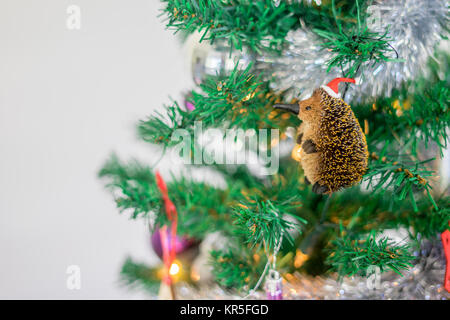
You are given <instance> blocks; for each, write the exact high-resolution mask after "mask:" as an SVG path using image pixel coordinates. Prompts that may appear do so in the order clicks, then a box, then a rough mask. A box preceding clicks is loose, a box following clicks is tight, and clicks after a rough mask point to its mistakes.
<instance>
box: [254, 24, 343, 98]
mask: <svg viewBox="0 0 450 320" xmlns="http://www.w3.org/2000/svg"><path fill="white" fill-rule="evenodd" d="M286 41H287V46H286V49H285V50H284V51H283V53H282V54H281V56H276V55H274V54H263V55H260V56H258V57H257V61H258V63H257V68H258V69H259V70H260V71H263V72H264V75H265V77H266V79H267V80H272V81H271V83H270V84H271V87H272V89H274V90H275V91H277V92H285V93H286V99H287V100H291V99H292V98H300V99H303V98H307V97H309V96H310V95H311V93H312V92H313V90H314V89H316V88H318V87H320V86H321V85H323V84H324V83H326V81H327V80H331V79H333V78H336V77H339V76H340V73H338V72H337V71H335V70H331V72H330V73H327V66H326V63H327V62H328V61H329V60H330V59H331V58H332V57H333V54H332V53H331V52H329V51H327V50H326V49H324V48H323V47H321V46H320V44H321V41H320V39H319V37H318V36H317V35H316V34H315V33H314V32H312V31H311V30H309V29H307V28H304V27H303V28H301V29H298V30H292V31H289V33H288V34H287V36H286Z"/></svg>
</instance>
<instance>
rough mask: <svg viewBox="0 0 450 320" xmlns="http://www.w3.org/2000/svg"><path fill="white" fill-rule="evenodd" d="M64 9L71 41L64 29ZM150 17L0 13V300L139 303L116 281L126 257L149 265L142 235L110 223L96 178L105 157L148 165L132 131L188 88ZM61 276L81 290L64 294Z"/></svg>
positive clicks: (122, 219)
mask: <svg viewBox="0 0 450 320" xmlns="http://www.w3.org/2000/svg"><path fill="white" fill-rule="evenodd" d="M69 5H78V6H79V8H80V9H81V29H80V30H69V29H67V27H66V19H67V17H68V14H67V13H66V10H67V7H68V6H69ZM159 8H160V3H159V1H154V0H133V1H124V0H72V1H65V0H40V1H32V0H28V1H26V0H2V1H1V2H0V150H1V151H0V298H41V299H47V298H64V299H65V298H69V299H72V298H73V299H77V298H112V299H114V298H143V297H145V296H144V295H143V294H142V293H129V292H127V291H126V290H123V289H122V288H121V287H120V286H119V285H118V283H117V280H118V273H119V270H120V266H121V264H122V262H123V260H124V259H125V257H126V256H127V255H128V254H129V255H131V256H133V257H134V258H136V259H138V260H141V261H146V262H149V263H155V262H156V257H155V256H154V255H153V253H152V251H151V248H150V244H149V238H148V233H147V228H146V226H145V224H144V222H143V221H138V222H135V221H128V217H127V216H124V215H122V216H121V215H119V214H118V213H117V210H116V208H115V205H114V203H113V201H112V197H111V196H110V195H109V194H108V193H107V192H105V190H104V189H103V186H102V184H101V183H100V182H99V181H98V179H97V178H96V174H97V171H98V169H99V168H100V166H101V165H102V163H103V162H104V161H105V160H106V158H107V156H108V155H109V154H110V153H111V152H112V151H113V150H115V151H117V152H118V154H119V155H121V156H122V157H123V158H130V157H132V156H137V157H138V158H141V159H144V161H148V162H150V163H151V162H152V159H155V158H156V157H157V155H156V150H155V149H152V148H151V147H149V146H148V145H147V144H144V143H143V142H139V141H138V140H137V139H136V136H135V129H134V125H135V123H136V122H137V120H138V119H141V118H144V117H145V116H146V115H149V114H150V113H151V112H152V111H153V110H154V109H156V108H161V106H162V104H163V103H167V102H169V101H170V100H169V96H172V97H174V98H177V97H178V95H179V93H180V92H182V91H183V90H184V89H187V88H189V87H190V86H191V77H190V72H189V65H188V64H187V63H186V57H185V54H184V53H183V50H182V47H181V43H180V41H179V40H178V39H177V38H176V37H175V36H173V35H172V32H171V31H167V30H165V27H164V24H163V23H162V18H161V17H158V15H159V13H160V12H159ZM162 167H163V170H164V163H162ZM69 265H79V266H80V268H81V290H68V289H67V286H66V279H67V274H66V268H67V267H68V266H69Z"/></svg>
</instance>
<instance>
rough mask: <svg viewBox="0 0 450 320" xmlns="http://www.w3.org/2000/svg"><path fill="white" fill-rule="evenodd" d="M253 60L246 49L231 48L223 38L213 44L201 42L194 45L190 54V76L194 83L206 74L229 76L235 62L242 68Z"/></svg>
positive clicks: (201, 79) (200, 81) (202, 78)
mask: <svg viewBox="0 0 450 320" xmlns="http://www.w3.org/2000/svg"><path fill="white" fill-rule="evenodd" d="M254 60H255V58H254V55H253V54H252V53H251V52H250V51H249V50H248V49H247V48H245V47H244V48H243V49H242V51H239V50H237V49H234V48H233V49H231V50H230V46H229V45H228V42H227V41H225V40H221V39H219V40H216V41H215V42H214V44H213V45H210V44H207V43H204V42H203V43H201V44H198V45H196V46H195V47H194V49H193V51H192V56H191V64H192V69H191V70H192V77H193V79H194V82H195V83H196V84H200V83H202V81H203V80H205V78H206V77H207V76H215V75H219V76H229V75H230V74H231V72H232V71H233V69H234V67H235V66H236V64H238V70H243V69H245V68H247V67H248V65H249V64H250V63H251V62H253V61H254Z"/></svg>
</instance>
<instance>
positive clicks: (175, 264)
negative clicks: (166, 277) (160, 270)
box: [169, 262, 180, 276]
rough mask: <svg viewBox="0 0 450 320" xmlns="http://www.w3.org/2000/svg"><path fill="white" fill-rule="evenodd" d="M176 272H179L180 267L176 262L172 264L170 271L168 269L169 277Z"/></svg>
mask: <svg viewBox="0 0 450 320" xmlns="http://www.w3.org/2000/svg"><path fill="white" fill-rule="evenodd" d="M178 272H180V266H179V265H178V264H177V263H176V262H174V263H172V265H171V266H170V269H169V274H170V275H171V276H174V275H176V274H177V273H178Z"/></svg>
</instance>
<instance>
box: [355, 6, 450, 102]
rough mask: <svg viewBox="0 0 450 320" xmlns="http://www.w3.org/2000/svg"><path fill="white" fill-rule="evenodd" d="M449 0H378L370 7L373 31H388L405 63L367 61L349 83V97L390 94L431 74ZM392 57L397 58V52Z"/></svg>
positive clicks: (446, 15) (371, 28) (357, 97)
mask: <svg viewBox="0 0 450 320" xmlns="http://www.w3.org/2000/svg"><path fill="white" fill-rule="evenodd" d="M448 13H449V12H448V2H447V1H446V0H376V1H374V3H373V5H371V6H369V8H368V14H369V16H368V20H367V21H368V23H369V29H370V30H371V31H374V32H377V33H379V34H383V33H384V32H385V31H386V30H389V31H388V34H387V35H388V37H389V38H391V40H389V44H390V45H391V46H392V47H393V48H394V49H395V50H396V51H397V53H398V57H399V59H403V60H404V62H380V63H377V64H376V65H375V66H372V65H371V62H367V63H366V64H365V65H363V67H362V68H361V70H362V71H363V72H362V73H361V74H360V75H358V76H357V77H356V81H357V82H356V84H357V85H356V86H349V90H348V93H347V99H349V100H353V101H355V100H356V101H364V100H366V99H367V98H370V97H377V96H390V95H391V93H392V90H393V89H394V88H398V87H399V86H400V85H401V84H402V83H403V82H405V81H407V80H414V79H415V78H416V77H418V76H421V75H425V76H426V74H427V63H428V61H429V58H430V57H432V55H433V52H434V49H435V47H436V45H437V44H438V43H439V41H440V40H441V39H442V35H444V33H445V30H444V28H445V25H446V24H447V23H448ZM391 58H396V54H395V52H392V53H391Z"/></svg>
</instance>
